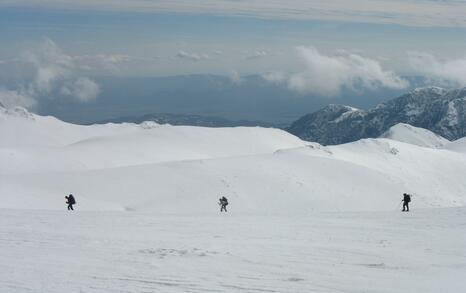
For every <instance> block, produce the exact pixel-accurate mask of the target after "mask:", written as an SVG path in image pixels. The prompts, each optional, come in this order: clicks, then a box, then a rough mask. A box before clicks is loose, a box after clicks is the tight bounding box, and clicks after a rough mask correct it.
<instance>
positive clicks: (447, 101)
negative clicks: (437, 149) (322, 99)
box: [287, 87, 466, 145]
mask: <svg viewBox="0 0 466 293" xmlns="http://www.w3.org/2000/svg"><path fill="white" fill-rule="evenodd" d="M398 123H407V124H410V125H413V126H416V127H422V128H425V129H429V130H431V131H432V132H434V133H436V134H438V135H440V136H443V137H445V138H447V139H449V140H455V139H458V138H461V137H464V136H466V88H462V89H455V90H446V89H442V88H439V87H426V88H419V89H415V90H413V91H411V92H409V93H407V94H405V95H403V96H401V97H398V98H396V99H393V100H389V101H387V102H384V103H381V104H379V105H378V106H377V107H375V108H373V109H370V110H360V109H355V108H352V107H349V106H343V105H328V106H327V107H324V108H323V109H321V110H319V111H317V112H314V113H311V114H307V115H305V116H303V117H301V118H300V119H298V120H297V121H295V122H293V123H292V125H291V126H290V127H289V128H288V129H287V130H288V131H289V132H290V133H292V134H294V135H296V136H299V137H300V138H301V139H304V140H308V141H314V142H318V143H321V144H324V145H329V144H341V143H346V142H351V141H356V140H358V139H361V138H370V137H372V138H374V137H378V136H380V135H381V134H383V133H384V132H385V131H386V130H388V129H389V128H390V127H392V126H393V125H395V124H398Z"/></svg>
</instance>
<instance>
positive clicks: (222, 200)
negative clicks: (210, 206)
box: [218, 196, 228, 212]
mask: <svg viewBox="0 0 466 293" xmlns="http://www.w3.org/2000/svg"><path fill="white" fill-rule="evenodd" d="M218 204H219V205H220V212H223V211H225V212H226V211H227V205H228V199H227V198H226V197H225V196H222V197H221V198H220V199H219V203H218Z"/></svg>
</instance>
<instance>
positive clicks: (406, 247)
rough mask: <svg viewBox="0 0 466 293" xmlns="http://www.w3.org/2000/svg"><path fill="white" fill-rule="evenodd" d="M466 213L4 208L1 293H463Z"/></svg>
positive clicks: (454, 210) (465, 210) (0, 244)
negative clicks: (199, 212) (255, 213)
mask: <svg viewBox="0 0 466 293" xmlns="http://www.w3.org/2000/svg"><path fill="white" fill-rule="evenodd" d="M465 235H466V208H447V209H424V210H414V211H412V212H410V213H401V212H398V211H396V212H345V213H341V212H339V213H338V212H319V213H314V214H310V215H307V216H294V217H293V216H288V217H285V216H253V215H239V214H235V213H234V212H233V213H230V214H218V215H212V216H202V215H201V216H200V215H184V216H183V215H168V214H167V215H157V214H149V213H139V212H84V211H75V212H66V211H45V210H43V211H40V210H9V209H2V210H0V292H410V293H411V292H425V293H427V292H461V291H462V290H464V288H466V279H465V278H464V276H465V275H466V250H465V249H464V247H466V236H465Z"/></svg>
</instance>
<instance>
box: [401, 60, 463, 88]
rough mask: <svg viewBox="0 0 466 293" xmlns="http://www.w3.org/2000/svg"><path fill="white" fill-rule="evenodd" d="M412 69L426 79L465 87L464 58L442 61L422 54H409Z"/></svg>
mask: <svg viewBox="0 0 466 293" xmlns="http://www.w3.org/2000/svg"><path fill="white" fill-rule="evenodd" d="M409 63H410V66H411V67H412V69H413V70H414V71H415V72H416V73H418V74H421V75H423V76H425V77H427V78H428V79H430V80H432V81H434V82H437V83H443V84H452V85H453V86H466V58H459V59H450V60H443V59H441V58H438V57H436V56H434V55H432V54H429V53H424V52H410V53H409Z"/></svg>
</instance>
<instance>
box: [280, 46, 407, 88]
mask: <svg viewBox="0 0 466 293" xmlns="http://www.w3.org/2000/svg"><path fill="white" fill-rule="evenodd" d="M297 50H298V53H299V55H300V57H301V58H302V59H303V61H304V65H305V70H304V71H302V72H299V73H295V74H292V75H291V76H290V77H289V79H288V87H289V88H290V89H292V90H295V91H297V92H300V93H314V94H319V95H322V96H328V97H330V96H337V95H339V94H340V92H341V90H342V89H343V88H344V87H346V88H351V89H358V88H366V89H367V88H369V89H374V88H378V87H387V88H397V89H399V88H405V87H407V86H408V82H407V81H405V80H403V79H402V78H400V77H398V76H397V75H396V74H395V73H393V72H391V71H386V70H384V69H383V68H382V67H381V65H380V63H379V62H377V61H376V60H373V59H369V58H365V57H362V56H360V55H356V54H350V53H343V54H341V55H338V56H330V55H324V54H321V53H320V52H319V51H318V50H317V49H316V48H313V47H298V48H297Z"/></svg>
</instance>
